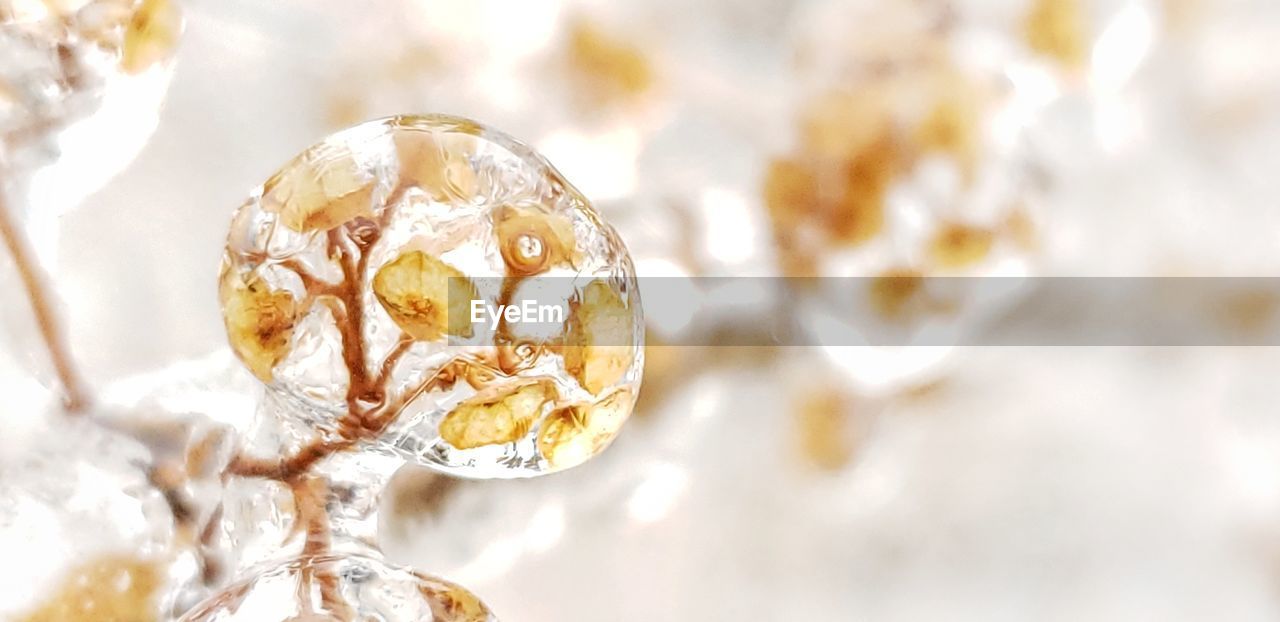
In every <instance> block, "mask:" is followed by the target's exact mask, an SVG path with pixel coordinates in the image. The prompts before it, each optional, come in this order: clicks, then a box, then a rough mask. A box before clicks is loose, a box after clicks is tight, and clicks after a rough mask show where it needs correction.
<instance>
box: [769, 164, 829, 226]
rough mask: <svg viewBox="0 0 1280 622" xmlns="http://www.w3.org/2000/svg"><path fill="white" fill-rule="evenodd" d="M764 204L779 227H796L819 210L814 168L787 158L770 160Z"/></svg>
mask: <svg viewBox="0 0 1280 622" xmlns="http://www.w3.org/2000/svg"><path fill="white" fill-rule="evenodd" d="M764 204H765V207H766V208H767V209H768V210H769V216H770V217H771V219H772V220H773V222H774V224H775V226H782V227H788V228H790V227H794V226H796V225H798V224H799V223H801V222H804V221H805V220H806V219H809V218H812V215H813V214H814V213H815V212H817V210H818V179H817V176H816V175H815V174H814V171H813V169H812V168H811V167H809V166H807V165H805V164H804V163H802V162H800V161H798V160H795V159H787V158H779V159H775V160H774V161H772V162H770V163H769V169H768V171H767V172H766V173H765V180H764Z"/></svg>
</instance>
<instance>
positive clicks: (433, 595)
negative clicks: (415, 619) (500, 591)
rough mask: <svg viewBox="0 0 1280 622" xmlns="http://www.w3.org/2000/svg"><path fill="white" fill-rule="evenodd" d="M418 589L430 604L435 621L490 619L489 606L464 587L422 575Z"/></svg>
mask: <svg viewBox="0 0 1280 622" xmlns="http://www.w3.org/2000/svg"><path fill="white" fill-rule="evenodd" d="M418 589H419V591H420V592H421V593H422V596H423V598H425V599H426V600H427V602H428V603H429V604H430V606H431V615H432V616H434V618H432V619H433V620H435V621H436V622H488V620H491V619H492V617H491V615H492V614H491V613H490V612H489V608H488V607H485V605H484V603H482V602H480V599H479V598H478V597H476V595H475V594H472V593H471V592H469V591H467V590H466V589H465V588H462V587H460V586H457V585H454V584H452V583H448V582H446V581H441V580H439V579H432V578H426V577H423V578H422V585H421V586H420V587H419V588H418Z"/></svg>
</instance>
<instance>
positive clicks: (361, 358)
mask: <svg viewBox="0 0 1280 622" xmlns="http://www.w3.org/2000/svg"><path fill="white" fill-rule="evenodd" d="M220 297H221V301H222V307H223V313H224V319H225V321H226V326H227V331H228V337H229V339H230V342H231V345H232V348H233V350H235V352H236V354H237V355H238V356H239V357H240V359H241V360H242V361H243V362H244V363H245V365H246V366H247V367H248V368H249V369H250V370H251V371H252V372H253V373H254V375H256V376H257V377H258V378H259V379H260V380H262V381H263V382H264V383H266V384H267V386H268V387H269V390H270V391H271V392H272V393H273V394H275V396H276V397H278V398H280V399H279V400H278V403H279V404H280V408H279V409H278V410H279V415H280V416H281V417H284V418H287V419H293V420H296V421H300V422H303V423H305V427H306V428H307V429H310V430H314V431H315V432H316V434H317V435H318V437H320V438H321V439H327V440H332V439H335V438H337V439H348V440H352V439H360V440H367V439H371V438H375V437H376V438H379V439H380V441H379V442H381V443H382V444H384V445H385V446H387V447H393V448H394V449H395V450H396V451H398V452H400V453H402V454H403V455H406V456H408V457H409V458H410V459H413V460H416V461H418V462H421V463H423V464H425V465H427V466H432V467H435V468H438V469H440V470H444V471H448V472H450V473H454V474H458V475H464V476H473V477H521V476H529V475H535V474H538V473H541V472H546V471H553V470H558V469H562V468H566V467H570V466H574V465H576V464H579V463H581V462H582V461H584V460H586V459H587V458H589V457H591V456H592V455H594V454H596V453H598V452H599V451H601V450H603V449H604V447H606V446H607V445H608V444H609V442H610V441H611V440H612V438H613V436H614V435H615V434H616V433H617V431H618V428H619V427H620V426H621V424H622V423H623V421H625V419H626V417H627V415H628V414H629V413H630V411H631V406H632V404H633V402H634V400H635V396H636V392H637V390H638V389H639V383H640V370H641V364H642V349H641V348H640V347H639V346H640V345H641V344H642V343H643V320H642V316H641V311H640V304H639V298H638V293H637V288H636V284H635V280H634V272H633V269H632V266H631V261H630V258H629V257H628V255H627V251H626V248H625V247H624V246H623V245H622V242H621V240H620V239H619V238H618V236H617V234H616V233H614V231H613V229H612V228H610V227H609V226H608V225H606V224H605V223H603V222H602V221H601V220H600V218H599V216H598V215H597V214H596V212H595V210H594V209H593V208H592V207H591V205H590V204H589V203H588V202H587V200H586V199H585V198H584V197H582V195H580V194H579V193H578V192H577V190H575V189H574V188H573V187H572V186H571V185H569V183H568V182H567V181H565V180H564V179H563V178H562V177H561V176H560V174H559V173H558V172H556V171H555V169H553V168H552V167H551V166H550V165H549V164H548V163H547V162H546V161H545V160H544V159H542V158H541V157H540V156H538V155H537V154H536V153H534V152H533V151H531V150H530V149H529V148H528V147H525V146H524V145H521V144H520V143H517V142H516V141H514V140H513V139H511V138H509V137H507V136H505V135H502V134H500V133H498V132H495V131H493V130H490V129H487V128H484V127H482V126H480V125H478V124H476V123H474V122H471V121H467V120H464V119H459V118H453V117H445V116H422V117H394V118H389V119H384V120H380V121H372V122H369V123H365V124H362V125H358V126H355V127H353V128H350V129H347V130H344V131H342V132H339V133H337V134H334V135H332V136H330V137H329V138H327V139H325V140H324V141H323V142H321V143H319V144H317V145H315V146H313V147H311V148H310V149H308V150H307V151H305V152H304V153H302V154H301V155H300V156H298V157H297V158H295V159H294V160H293V161H291V162H290V163H288V164H286V165H285V167H284V168H282V169H281V170H280V171H279V172H278V173H276V175H274V176H273V177H272V178H271V179H269V180H268V181H267V182H266V183H265V184H264V185H263V186H262V187H261V188H259V189H258V190H257V191H255V192H254V193H253V196H251V197H250V199H249V201H248V202H246V203H245V204H244V205H243V206H242V207H241V208H240V210H239V211H238V212H237V213H236V215H235V217H234V220H233V223H232V227H231V234H230V236H229V238H228V242H227V250H226V255H225V257H224V262H223V269H222V274H221V277H220ZM473 300H478V301H483V302H484V303H485V304H486V305H487V306H490V307H492V308H497V306H498V305H502V304H520V303H521V302H522V301H534V302H536V303H537V304H539V305H555V306H558V307H559V308H560V309H561V316H560V317H553V316H550V315H549V316H548V317H547V318H546V319H547V320H548V321H547V322H542V323H537V322H526V323H519V322H507V321H503V322H500V323H497V324H493V323H490V322H487V321H482V322H477V323H473V322H472V321H471V319H472V315H471V309H472V306H471V303H472V301H473ZM552 320H558V321H552Z"/></svg>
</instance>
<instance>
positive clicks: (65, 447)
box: [0, 415, 196, 620]
mask: <svg viewBox="0 0 1280 622" xmlns="http://www.w3.org/2000/svg"><path fill="white" fill-rule="evenodd" d="M31 418H33V419H39V416H38V415H35V416H33V417H31ZM47 419H48V421H40V422H38V423H35V424H31V423H30V422H18V421H10V422H7V425H6V428H7V429H6V438H5V441H4V442H3V443H2V445H3V447H0V551H3V552H4V555H5V557H6V558H7V559H9V560H11V561H12V562H13V563H6V564H3V565H0V584H2V585H5V586H21V589H18V590H0V618H2V619H5V620H24V619H27V618H26V616H33V618H32V619H47V618H45V617H41V616H45V615H54V613H51V612H68V611H78V612H80V613H81V614H83V615H86V616H88V617H86V618H84V619H96V618H95V617H94V616H95V615H104V614H107V613H110V615H121V613H120V612H121V611H122V610H124V609H128V613H127V615H128V616H130V619H140V620H141V619H156V618H158V617H159V616H160V614H161V612H162V610H167V609H168V608H169V607H170V606H171V605H172V599H173V598H174V595H175V593H176V590H177V589H181V588H182V587H183V586H184V585H185V584H186V582H188V581H190V580H192V579H194V575H195V574H196V566H195V561H194V559H193V558H192V557H191V556H190V555H189V552H188V551H184V550H183V549H182V547H181V546H180V544H179V540H180V535H179V534H178V533H177V531H176V530H175V524H174V515H173V513H172V512H171V510H170V508H169V507H168V505H166V501H165V498H164V496H163V494H162V493H161V491H160V490H159V489H157V488H156V487H155V486H153V485H152V483H151V482H150V480H149V478H148V474H147V471H148V467H149V465H150V461H151V457H150V455H149V454H148V452H147V450H146V448H144V447H143V446H142V445H140V444H139V443H137V442H135V441H133V440H132V439H130V438H127V437H125V436H124V435H122V434H119V433H116V432H114V431H111V430H108V429H106V428H104V427H102V426H100V425H98V424H97V423H94V422H92V421H88V420H86V419H72V418H64V417H60V416H58V417H48V418H47ZM16 560H21V562H20V563H19V562H17V561H16ZM107 576H109V577H113V578H114V577H124V579H121V581H123V583H121V582H120V581H117V582H116V583H107V582H103V583H102V584H100V585H95V584H93V579H92V577H107Z"/></svg>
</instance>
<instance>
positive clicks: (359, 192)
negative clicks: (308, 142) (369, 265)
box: [262, 144, 374, 233]
mask: <svg viewBox="0 0 1280 622" xmlns="http://www.w3.org/2000/svg"><path fill="white" fill-rule="evenodd" d="M345 149H346V148H345V147H342V146H337V145H327V144H326V145H322V146H320V147H317V148H314V149H311V150H309V151H307V152H306V153H304V154H302V155H301V156H299V157H298V158H296V159H295V160H294V161H292V162H290V163H289V164H287V165H285V167H284V169H282V170H281V171H280V172H279V173H276V175H275V176H274V177H272V178H271V179H269V180H267V183H266V184H265V185H264V186H263V193H262V209H263V210H264V211H267V212H271V213H275V214H279V215H280V222H281V223H283V224H284V226H286V227H288V228H290V229H293V230H294V231H299V232H303V233H306V232H310V231H327V230H329V229H333V228H335V227H337V226H339V225H342V224H344V223H346V222H348V221H351V220H354V219H355V218H357V217H360V216H366V217H367V216H371V215H372V213H373V186H374V183H373V177H372V176H370V175H369V174H368V173H366V172H365V171H364V170H362V169H361V167H360V166H359V165H357V164H356V162H355V161H354V160H352V159H351V155H350V154H349V153H346V152H345Z"/></svg>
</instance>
